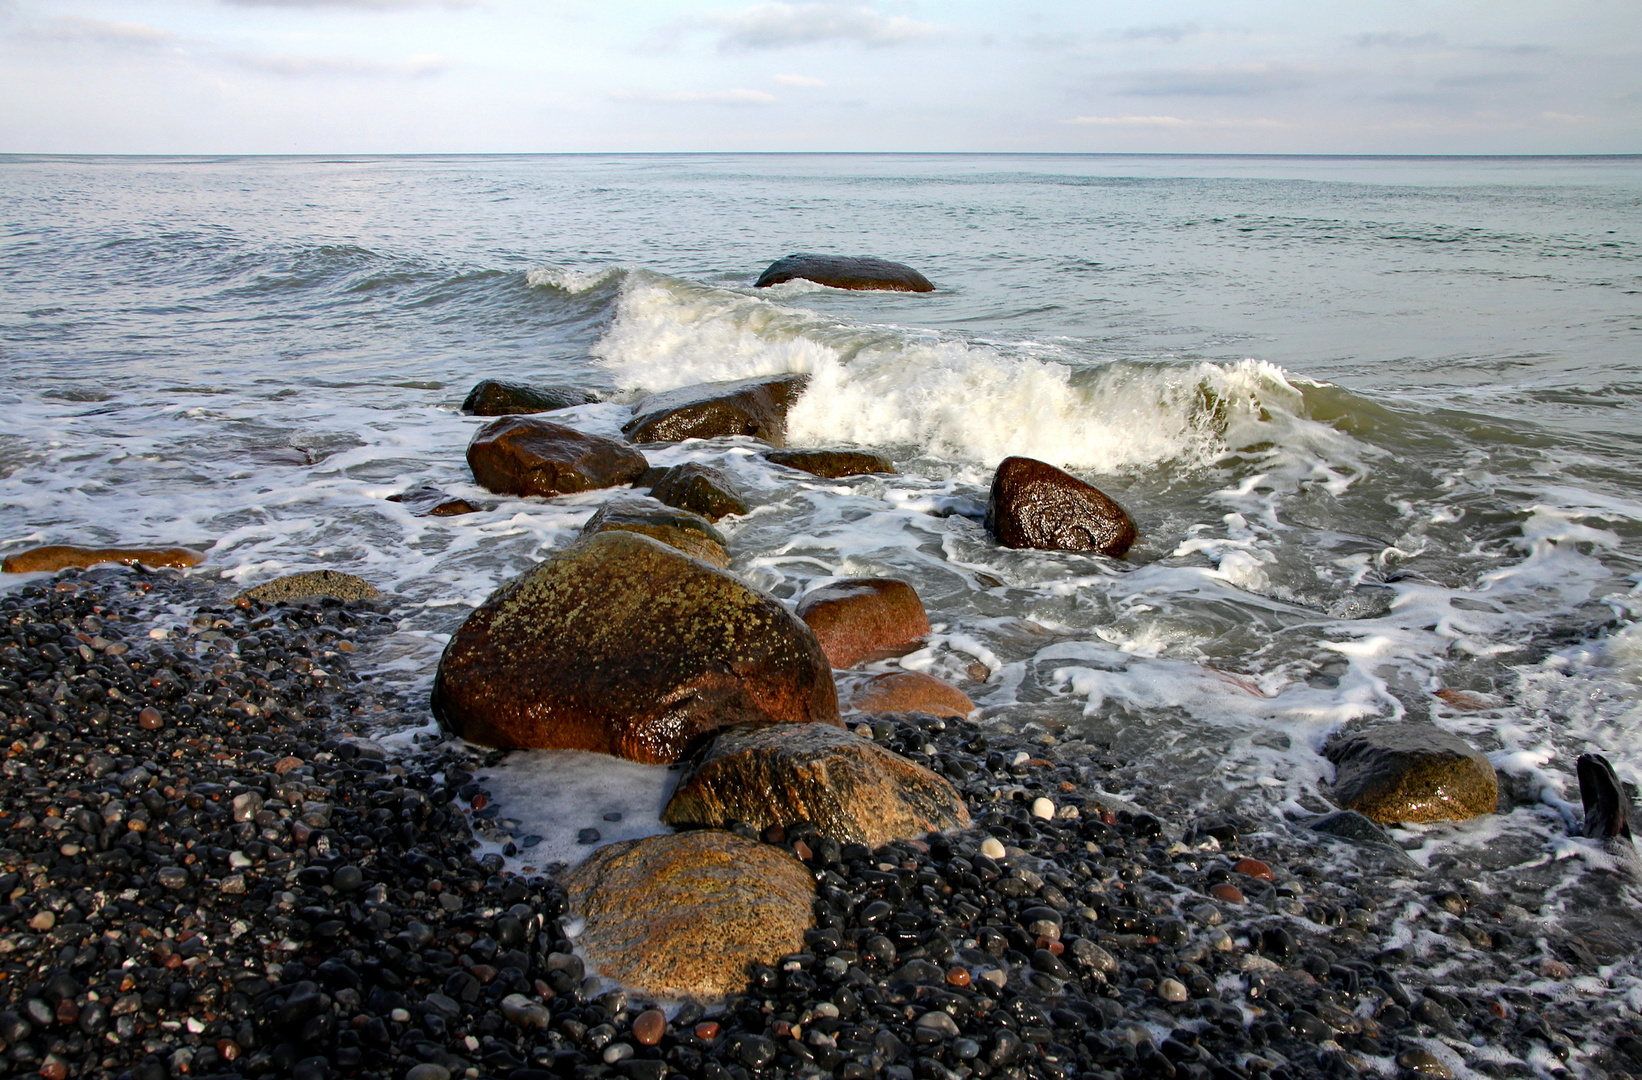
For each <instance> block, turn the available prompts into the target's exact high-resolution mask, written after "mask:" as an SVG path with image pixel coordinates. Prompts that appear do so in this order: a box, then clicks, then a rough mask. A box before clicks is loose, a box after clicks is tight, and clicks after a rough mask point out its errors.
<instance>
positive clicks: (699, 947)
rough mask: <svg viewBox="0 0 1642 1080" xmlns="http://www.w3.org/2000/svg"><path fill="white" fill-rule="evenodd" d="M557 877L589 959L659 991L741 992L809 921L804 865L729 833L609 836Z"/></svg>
mask: <svg viewBox="0 0 1642 1080" xmlns="http://www.w3.org/2000/svg"><path fill="white" fill-rule="evenodd" d="M563 880H564V886H565V889H566V891H567V892H568V893H569V896H570V905H571V908H572V910H574V911H575V912H576V913H577V914H579V915H581V916H582V918H583V919H584V920H585V924H584V926H583V929H582V932H581V933H580V934H579V935H577V938H576V944H577V946H578V949H579V950H580V951H581V953H582V954H583V955H585V956H586V958H587V963H588V965H589V967H590V968H592V969H593V970H594V971H596V972H597V973H598V974H600V975H603V976H604V977H605V978H608V979H614V980H615V981H616V982H619V983H621V984H622V985H623V986H626V987H629V988H630V989H633V990H636V991H638V992H639V993H642V994H646V995H650V996H654V997H659V998H675V999H676V998H700V999H714V998H721V997H724V996H726V995H728V994H732V993H735V992H737V991H740V990H744V989H746V986H747V969H748V967H749V966H750V965H752V964H760V963H762V964H774V963H776V962H777V961H778V960H779V959H780V958H781V957H782V956H785V955H787V954H790V953H795V952H798V951H799V950H800V949H802V948H803V945H804V931H805V930H807V929H809V928H810V926H811V925H813V922H814V916H813V913H812V911H811V905H812V904H813V903H814V901H815V883H814V881H813V880H812V878H811V877H810V872H809V871H808V870H807V869H806V868H805V867H804V864H803V863H801V862H799V861H798V860H797V859H796V858H794V857H793V856H792V855H791V854H790V853H788V852H787V851H785V850H783V849H782V848H778V847H775V846H773V845H770V844H761V843H758V842H757V841H754V840H746V839H743V838H742V837H739V836H737V835H735V834H734V833H730V832H721V831H718V830H696V831H692V832H685V833H676V834H673V835H670V836H650V837H646V838H644V839H642V840H624V841H621V842H618V843H614V844H610V845H608V846H606V847H603V848H600V849H599V850H597V851H595V852H594V853H593V854H592V855H591V856H589V857H588V859H587V861H586V862H584V863H582V864H581V865H580V866H578V867H576V868H575V869H574V870H571V871H570V872H569V873H568V874H566V875H565V877H564V879H563Z"/></svg>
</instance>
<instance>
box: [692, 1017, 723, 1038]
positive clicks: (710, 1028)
mask: <svg viewBox="0 0 1642 1080" xmlns="http://www.w3.org/2000/svg"><path fill="white" fill-rule="evenodd" d="M695 1035H696V1038H698V1039H700V1040H701V1041H702V1042H712V1041H713V1040H714V1039H716V1038H718V1021H717V1020H703V1021H702V1022H701V1023H699V1024H697V1025H696V1028H695Z"/></svg>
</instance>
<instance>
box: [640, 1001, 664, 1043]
mask: <svg viewBox="0 0 1642 1080" xmlns="http://www.w3.org/2000/svg"><path fill="white" fill-rule="evenodd" d="M665 1034H667V1014H666V1013H664V1012H662V1011H661V1010H660V1009H646V1010H644V1011H643V1012H641V1013H639V1014H638V1015H637V1016H636V1017H634V1018H633V1041H634V1042H636V1043H638V1044H639V1045H640V1046H654V1045H656V1044H657V1043H659V1042H661V1037H662V1036H663V1035H665Z"/></svg>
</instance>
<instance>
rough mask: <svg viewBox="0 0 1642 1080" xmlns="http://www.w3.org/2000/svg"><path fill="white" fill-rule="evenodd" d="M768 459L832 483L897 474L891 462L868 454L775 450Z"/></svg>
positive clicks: (766, 455) (849, 451)
mask: <svg viewBox="0 0 1642 1080" xmlns="http://www.w3.org/2000/svg"><path fill="white" fill-rule="evenodd" d="M764 457H765V460H767V461H770V462H773V463H774V464H776V465H784V466H786V467H787V468H789V469H797V470H798V471H799V472H807V473H809V474H810V475H812V476H820V477H824V478H825V479H828V480H836V479H838V478H839V477H842V476H865V475H867V474H870V473H893V472H894V471H895V466H894V465H893V464H892V463H891V462H890V460H889V458H887V457H884V456H883V455H882V454H873V453H869V452H868V451H866V450H771V451H770V452H769V453H767V454H765V455H764Z"/></svg>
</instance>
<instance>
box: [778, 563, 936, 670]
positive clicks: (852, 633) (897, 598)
mask: <svg viewBox="0 0 1642 1080" xmlns="http://www.w3.org/2000/svg"><path fill="white" fill-rule="evenodd" d="M798 615H799V617H800V618H802V619H803V620H804V621H805V622H807V623H809V624H810V628H811V629H813V630H814V631H815V636H816V637H817V638H819V639H820V640H821V648H822V649H823V650H824V651H825V652H826V654H827V660H828V661H829V662H830V663H831V664H832V666H833V667H835V668H847V667H853V666H855V665H856V664H859V663H862V662H864V661H867V660H881V659H883V658H884V657H888V656H898V655H900V654H901V653H905V652H909V651H911V650H912V649H914V648H916V647H917V645H918V642H919V641H920V640H921V639H923V638H924V637H925V636H926V635H928V633H929V616H928V615H926V614H925V613H924V605H923V602H922V601H921V600H919V599H918V594H917V592H915V591H914V590H913V588H912V586H911V585H908V584H907V583H906V582H904V581H896V580H894V579H893V578H847V579H845V580H843V581H836V582H833V583H832V584H830V585H824V586H822V587H821V588H819V589H816V590H815V591H814V592H811V593H808V594H807V595H805V597H804V598H803V599H802V600H801V601H799V604H798Z"/></svg>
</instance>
